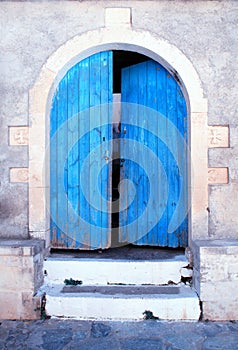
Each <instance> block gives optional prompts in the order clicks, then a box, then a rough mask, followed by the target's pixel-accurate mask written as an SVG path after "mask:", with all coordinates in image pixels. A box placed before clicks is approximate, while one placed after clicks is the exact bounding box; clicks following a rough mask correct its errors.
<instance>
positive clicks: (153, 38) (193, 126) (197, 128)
mask: <svg viewBox="0 0 238 350" xmlns="http://www.w3.org/2000/svg"><path fill="white" fill-rule="evenodd" d="M113 49H120V50H131V51H136V52H140V53H142V54H145V55H147V56H148V57H150V58H151V59H154V60H155V61H158V62H160V63H162V64H163V66H165V67H166V68H167V69H168V70H169V71H173V72H175V73H176V72H177V74H178V76H179V77H180V80H181V81H182V91H183V93H184V96H185V97H186V103H187V106H189V119H190V122H189V124H190V128H189V129H190V130H189V136H190V137H189V138H190V146H191V159H192V162H193V164H199V169H197V168H195V169H194V171H193V172H192V167H191V168H190V169H189V178H190V184H189V188H190V194H189V196H190V199H191V214H190V215H189V216H188V220H189V228H188V230H189V244H190V242H191V241H192V240H194V239H196V238H201V237H205V236H206V235H207V231H208V212H207V207H208V187H207V185H208V181H207V132H208V129H207V100H206V99H205V98H204V95H203V89H202V87H201V82H200V79H199V76H198V74H197V72H196V70H195V69H194V67H193V65H192V63H191V62H190V61H189V60H188V58H187V57H186V56H185V55H184V54H183V53H182V52H181V51H180V50H179V49H178V48H177V47H175V46H174V45H172V44H170V43H168V42H167V41H166V40H163V39H161V38H160V37H159V36H158V35H156V34H155V33H150V32H148V31H144V30H140V31H138V30H135V29H132V28H120V30H117V31H115V30H114V31H111V30H110V29H107V28H101V29H97V30H93V31H89V32H86V33H84V34H80V35H78V36H76V37H74V38H73V39H71V40H69V41H68V42H67V43H66V44H64V45H62V46H61V47H59V48H58V49H57V50H56V52H54V53H53V54H52V55H51V56H50V58H49V59H48V60H47V62H46V63H45V65H44V66H43V67H42V69H41V71H40V73H39V76H38V78H37V80H36V82H35V84H34V85H33V87H32V89H31V90H30V91H29V122H30V128H29V232H30V236H31V237H33V238H41V239H44V240H45V241H46V246H47V247H48V246H49V245H50V235H49V232H50V216H49V211H48V209H49V202H50V200H49V178H48V176H47V171H46V169H47V168H49V163H48V149H47V145H48V143H49V139H48V136H47V135H49V132H48V130H49V119H50V109H51V103H52V96H53V94H54V91H55V89H56V86H57V84H58V82H59V81H60V80H61V79H62V77H63V76H64V75H65V73H66V72H67V71H68V69H69V68H70V67H72V66H73V65H74V64H75V63H77V62H79V61H80V60H82V59H84V58H85V57H88V56H90V55H91V54H94V53H96V52H98V51H105V50H113ZM198 150H199V151H198Z"/></svg>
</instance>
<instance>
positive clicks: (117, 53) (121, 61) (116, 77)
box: [112, 50, 150, 246]
mask: <svg viewBox="0 0 238 350" xmlns="http://www.w3.org/2000/svg"><path fill="white" fill-rule="evenodd" d="M149 59H150V58H149V57H147V56H145V55H142V54H140V53H138V52H133V51H124V50H114V51H113V93H114V94H120V93H121V70H122V69H123V68H126V67H129V66H132V65H134V64H138V63H141V62H145V61H148V60H149ZM117 130H118V128H117ZM119 131H120V128H119ZM119 137H120V133H119V134H118V132H116V131H115V130H113V139H114V140H115V139H117V138H119ZM118 141H119V140H118ZM118 151H119V152H118V157H117V158H115V159H114V160H113V162H112V201H117V200H118V199H119V192H118V185H119V182H120V169H121V161H120V145H119V144H118ZM118 228H119V207H118V212H116V213H112V229H113V235H112V245H113V246H115V245H119V236H118Z"/></svg>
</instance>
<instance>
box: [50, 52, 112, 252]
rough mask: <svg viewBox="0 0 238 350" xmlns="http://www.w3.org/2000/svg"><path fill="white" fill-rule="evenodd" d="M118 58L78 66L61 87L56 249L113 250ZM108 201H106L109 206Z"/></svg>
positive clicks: (54, 195)
mask: <svg viewBox="0 0 238 350" xmlns="http://www.w3.org/2000/svg"><path fill="white" fill-rule="evenodd" d="M110 102H112V52H100V53H97V54H95V55H92V56H90V57H88V58H86V59H84V60H82V61H81V62H79V63H78V64H76V65H75V66H73V67H72V68H71V69H70V70H69V71H68V72H67V74H66V75H65V76H64V77H63V79H62V80H61V81H60V83H59V85H58V88H57V90H56V92H55V95H54V97H53V103H52V110H51V116H50V136H51V145H50V212H51V243H52V246H53V247H62V248H78V249H98V248H106V247H109V246H110V239H111V238H110V232H111V215H110V214H109V211H108V210H107V209H108V208H107V200H108V199H110V196H111V194H110V191H111V186H110V178H111V165H110V162H108V159H109V157H110V154H111V146H110V143H108V141H109V140H111V138H112V130H111V125H112V124H111V111H110V107H109V105H108V103H110ZM103 199H104V200H103Z"/></svg>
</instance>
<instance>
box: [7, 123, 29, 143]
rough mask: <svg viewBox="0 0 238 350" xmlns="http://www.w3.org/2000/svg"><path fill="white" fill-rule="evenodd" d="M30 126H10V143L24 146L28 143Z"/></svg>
mask: <svg viewBox="0 0 238 350" xmlns="http://www.w3.org/2000/svg"><path fill="white" fill-rule="evenodd" d="M28 142H29V136H28V126H9V145H10V146H24V145H28Z"/></svg>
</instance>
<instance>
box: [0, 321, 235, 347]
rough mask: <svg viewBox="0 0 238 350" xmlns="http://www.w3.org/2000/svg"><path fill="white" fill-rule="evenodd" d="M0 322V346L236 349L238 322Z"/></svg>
mask: <svg viewBox="0 0 238 350" xmlns="http://www.w3.org/2000/svg"><path fill="white" fill-rule="evenodd" d="M0 323H1V325H0V349H14V350H15V349H21V350H25V349H31V350H38V349H44V350H61V349H62V350H88V349H93V350H119V349H120V350H150V349H153V350H156V349H161V350H178V349H182V350H215V349H216V350H218V349H219V350H223V349H227V350H228V349H229V350H236V349H238V322H163V321H155V320H148V321H140V322H90V321H72V320H56V319H49V320H45V321H0Z"/></svg>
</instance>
